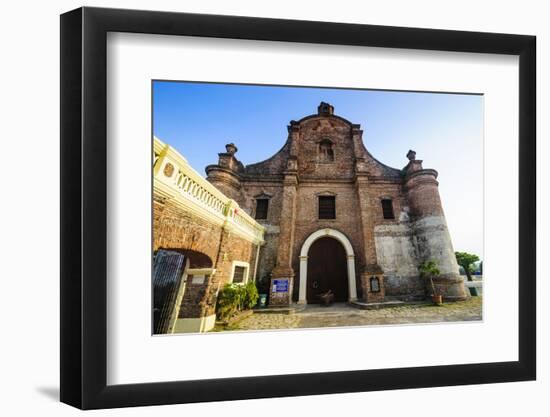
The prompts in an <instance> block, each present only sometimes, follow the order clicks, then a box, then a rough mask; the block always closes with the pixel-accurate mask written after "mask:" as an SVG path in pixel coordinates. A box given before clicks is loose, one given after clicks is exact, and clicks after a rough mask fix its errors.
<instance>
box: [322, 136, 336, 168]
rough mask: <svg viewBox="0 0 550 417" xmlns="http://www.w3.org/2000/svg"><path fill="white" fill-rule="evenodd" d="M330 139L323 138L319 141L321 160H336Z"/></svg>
mask: <svg viewBox="0 0 550 417" xmlns="http://www.w3.org/2000/svg"><path fill="white" fill-rule="evenodd" d="M332 147H333V145H332V142H331V141H330V140H329V139H323V140H322V141H321V142H319V161H321V162H334V149H332Z"/></svg>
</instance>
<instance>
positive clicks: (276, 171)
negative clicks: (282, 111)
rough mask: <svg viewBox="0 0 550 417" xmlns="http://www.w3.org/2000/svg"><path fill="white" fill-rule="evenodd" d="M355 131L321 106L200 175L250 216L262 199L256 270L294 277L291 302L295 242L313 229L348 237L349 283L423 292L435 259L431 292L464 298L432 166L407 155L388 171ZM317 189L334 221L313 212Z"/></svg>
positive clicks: (410, 295) (395, 292)
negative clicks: (270, 147) (255, 157)
mask: <svg viewBox="0 0 550 417" xmlns="http://www.w3.org/2000/svg"><path fill="white" fill-rule="evenodd" d="M362 135H363V131H362V130H361V128H360V126H359V125H356V124H353V123H351V122H349V121H347V120H346V119H344V118H342V117H340V116H337V115H335V114H334V107H333V106H331V105H330V104H328V103H321V104H320V105H319V107H318V112H317V114H312V115H310V116H306V117H304V118H302V119H301V120H299V121H291V122H290V124H289V125H288V137H287V139H286V142H285V144H284V145H283V147H282V148H281V150H280V151H279V152H277V153H276V154H275V155H273V156H272V157H270V158H268V159H266V160H265V161H262V162H259V163H255V164H252V165H248V166H243V164H241V163H240V162H239V161H238V160H237V158H236V156H235V152H236V147H235V146H234V145H233V144H228V145H227V149H226V150H227V151H228V152H226V153H220V154H219V157H220V159H219V163H218V164H217V165H210V166H208V167H207V168H206V171H207V175H208V180H209V181H211V182H212V183H213V184H215V185H216V186H218V187H220V189H223V190H227V192H230V193H232V194H231V195H232V198H234V199H235V200H236V201H238V203H239V204H240V205H241V206H242V207H243V208H244V209H245V210H246V211H247V212H248V213H249V214H250V215H252V216H254V214H255V213H254V211H255V204H256V199H257V198H259V197H261V198H268V199H269V210H268V218H267V219H265V220H259V222H261V223H262V225H264V226H265V228H266V234H265V241H266V244H265V246H264V247H263V248H262V251H261V255H260V262H259V275H260V276H262V277H265V276H267V275H269V274H270V273H271V274H272V276H275V275H277V276H280V277H287V276H288V277H294V278H293V288H294V291H293V294H294V301H296V300H297V297H298V289H299V287H300V282H299V276H298V275H299V268H300V250H301V247H302V245H303V243H304V241H305V240H306V239H307V237H308V236H310V235H311V234H312V233H314V232H316V231H318V230H322V229H333V230H336V231H338V232H340V233H342V234H344V235H345V236H346V238H347V239H348V240H349V241H350V242H351V245H352V247H353V252H354V255H355V260H354V262H355V271H356V277H355V279H356V283H357V288H358V289H361V288H362V285H360V283H361V282H362V280H363V281H364V279H366V278H368V277H373V276H378V277H382V276H383V277H384V279H383V282H384V283H385V289H386V295H388V296H396V297H400V298H405V299H416V298H422V297H424V296H425V295H426V286H425V283H424V282H423V280H422V279H420V277H419V272H418V266H419V265H420V263H421V262H423V261H425V260H431V259H434V260H436V262H437V263H438V266H439V268H440V269H441V270H442V273H443V277H442V280H441V281H440V282H438V283H436V286H437V287H438V289H440V290H441V292H442V293H443V294H445V296H446V298H448V299H464V298H465V291H464V286H463V284H462V283H461V281H460V280H459V279H457V272H458V270H457V268H455V267H456V260H455V257H454V252H453V248H452V243H451V239H450V236H449V233H448V230H447V227H446V224H445V218H444V214H443V209H442V205H441V201H440V199H439V192H438V189H437V185H438V183H437V181H436V178H437V172H436V171H434V170H431V169H424V168H423V167H422V161H419V160H416V153H415V152H414V151H409V153H408V154H407V158H408V159H409V163H408V164H407V165H406V166H405V167H404V168H403V169H395V168H391V167H388V166H386V165H384V164H383V163H381V162H379V161H378V160H376V159H375V158H374V157H373V156H372V155H371V154H370V153H369V152H368V151H367V149H366V148H365V145H364V142H363V137H362ZM228 187H229V188H228ZM320 195H332V196H334V197H335V199H336V218H335V219H319V218H318V207H317V204H318V197H319V196H320ZM383 199H391V200H392V203H393V212H394V215H395V218H394V219H385V218H384V216H383V210H382V200H383ZM283 207H286V209H283ZM282 239H290V240H289V241H288V242H284V241H282ZM289 256H290V262H289V261H288V258H289ZM363 275H364V276H363ZM363 278H364V279H363ZM459 281H460V282H459ZM358 295H359V296H360V297H361V296H363V298H364V297H365V296H364V294H361V293H359V294H358ZM350 296H351V295H350Z"/></svg>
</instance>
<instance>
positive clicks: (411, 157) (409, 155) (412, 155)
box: [407, 149, 416, 161]
mask: <svg viewBox="0 0 550 417" xmlns="http://www.w3.org/2000/svg"><path fill="white" fill-rule="evenodd" d="M407 159H408V160H409V161H414V160H415V159H416V152H415V151H413V150H412V149H409V152H407Z"/></svg>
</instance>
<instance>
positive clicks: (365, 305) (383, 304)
mask: <svg viewBox="0 0 550 417" xmlns="http://www.w3.org/2000/svg"><path fill="white" fill-rule="evenodd" d="M411 304H418V302H405V301H400V300H391V301H383V302H379V303H365V302H362V301H352V302H351V303H350V305H351V306H353V307H355V308H359V309H361V310H375V309H379V308H391V307H401V306H405V305H411Z"/></svg>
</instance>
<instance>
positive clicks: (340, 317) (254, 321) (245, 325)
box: [217, 297, 482, 330]
mask: <svg viewBox="0 0 550 417" xmlns="http://www.w3.org/2000/svg"><path fill="white" fill-rule="evenodd" d="M481 310H482V297H472V298H470V299H469V300H467V301H462V302H455V303H445V304H443V305H442V306H435V305H432V304H430V303H419V304H413V305H403V306H399V307H391V308H383V309H379V310H359V309H357V308H354V307H351V306H348V305H346V304H335V305H333V306H331V307H320V306H315V305H314V306H307V308H305V309H303V310H301V311H300V310H298V311H296V312H295V313H294V314H280V313H269V314H263V313H255V314H253V315H251V316H248V317H247V318H245V319H243V320H241V321H239V322H237V323H233V324H232V325H231V326H228V327H226V328H225V329H223V330H265V329H293V328H316V327H342V326H369V325H384V324H407V323H438V322H456V321H474V320H481V319H482V314H481ZM217 330H222V329H217Z"/></svg>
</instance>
